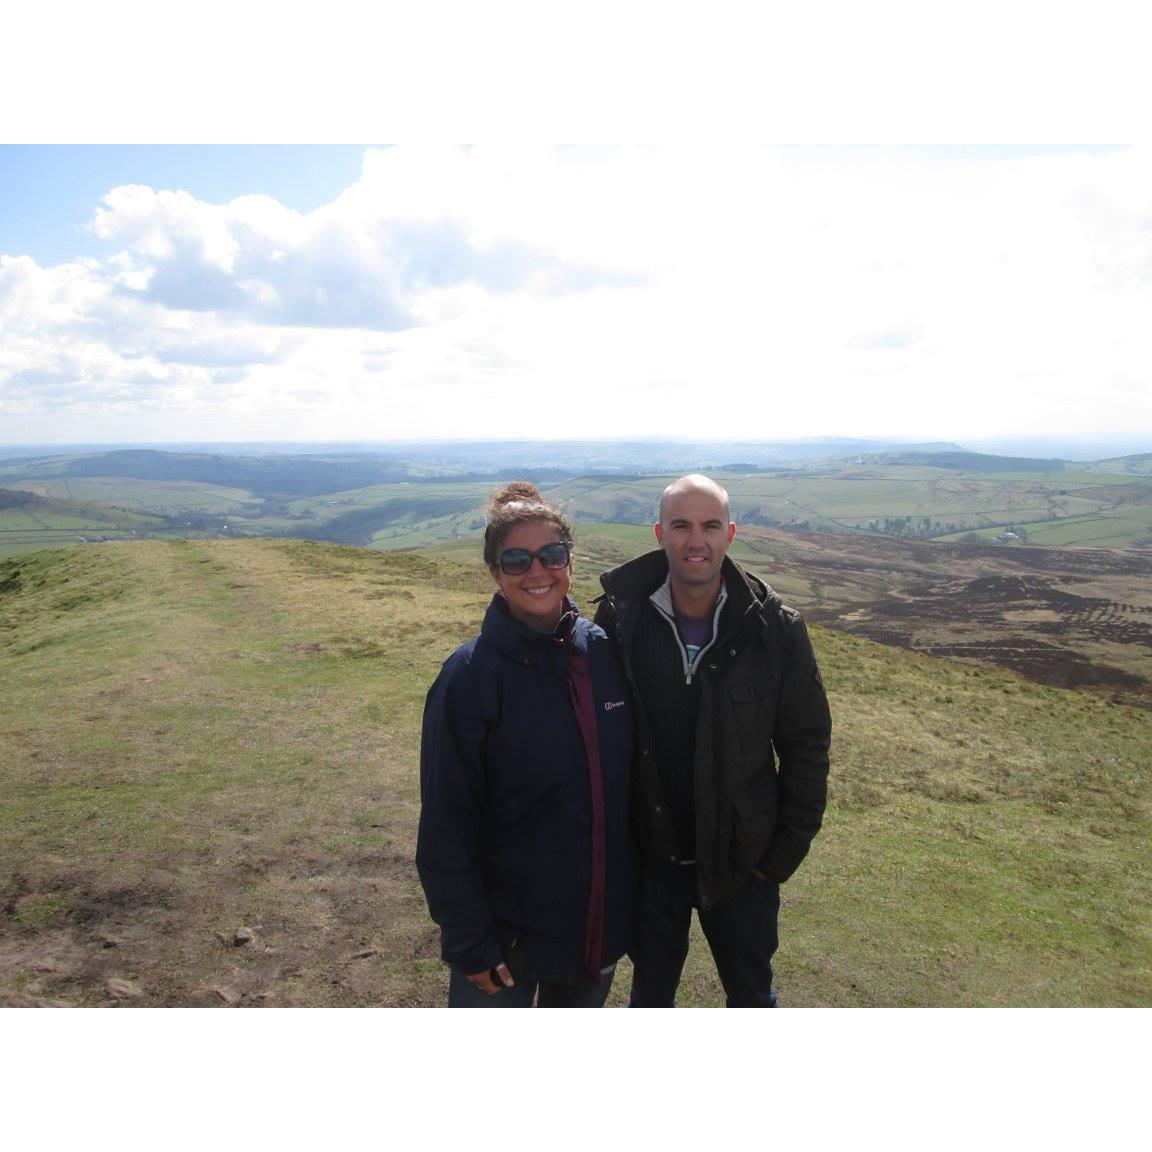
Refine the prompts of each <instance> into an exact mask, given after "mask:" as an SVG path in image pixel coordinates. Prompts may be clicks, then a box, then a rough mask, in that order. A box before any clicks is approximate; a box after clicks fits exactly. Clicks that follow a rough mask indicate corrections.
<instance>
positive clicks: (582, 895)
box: [416, 482, 632, 1008]
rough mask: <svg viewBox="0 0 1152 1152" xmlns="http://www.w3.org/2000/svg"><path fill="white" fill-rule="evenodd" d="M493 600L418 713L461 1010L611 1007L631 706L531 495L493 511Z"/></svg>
mask: <svg viewBox="0 0 1152 1152" xmlns="http://www.w3.org/2000/svg"><path fill="white" fill-rule="evenodd" d="M484 561H485V563H486V564H487V565H488V570H489V572H491V574H492V579H493V581H494V582H495V584H496V592H495V595H494V596H493V598H492V602H491V604H490V605H489V606H488V611H487V612H486V614H485V616H484V623H483V625H482V627H481V630H480V635H479V636H478V637H477V638H476V639H475V640H472V641H470V642H469V643H467V644H465V645H463V646H462V647H461V648H459V649H457V651H456V652H455V653H453V655H452V656H450V657H449V658H448V660H447V661H445V663H444V667H443V668H442V669H441V671H440V675H439V676H438V677H437V679H436V682H435V683H434V684H433V685H432V687H431V689H430V690H429V692H428V698H427V700H426V702H425V705H424V728H423V736H422V740H421V747H420V792H421V811H420V835H419V841H418V845H417V850H416V863H417V867H418V869H419V872H420V880H421V883H422V884H423V885H424V892H425V895H426V896H427V898H428V907H429V910H430V912H431V914H432V918H433V919H434V920H435V921H436V923H437V924H439V925H440V935H441V951H442V955H443V958H444V960H445V961H447V962H448V963H449V964H450V965H451V978H450V981H449V989H448V1005H449V1007H453V1008H468V1007H472V1008H480V1007H510V1008H527V1007H531V1006H532V1003H533V999H534V997H535V996H536V994H537V992H538V994H539V1004H538V1006H539V1007H542V1008H545V1007H573V1008H577V1007H588V1008H598V1007H601V1006H602V1005H603V1003H604V1001H605V1000H606V999H607V997H608V990H609V988H610V987H611V983H612V974H613V971H614V966H615V962H616V960H617V959H618V958H619V957H620V956H621V955H623V953H624V951H625V948H626V947H627V945H628V939H627V935H628V930H629V924H630V917H631V896H632V875H631V860H630V847H629V835H628V793H629V773H630V767H631V757H632V715H631V713H632V707H631V703H630V701H629V697H628V692H627V689H626V687H625V684H624V680H623V678H622V676H621V674H620V671H619V669H618V668H617V665H616V661H615V657H614V655H613V653H612V649H611V645H610V644H609V642H608V639H607V637H606V636H605V635H604V633H603V631H601V629H599V628H598V627H596V625H594V624H592V623H591V622H590V621H588V620H585V619H584V618H583V617H581V616H580V615H579V613H578V612H577V610H576V605H575V604H574V603H573V601H572V600H571V599H570V598H569V596H568V591H569V587H570V585H571V581H572V529H571V526H570V525H569V523H568V521H567V520H566V519H565V518H564V517H563V516H562V515H561V514H560V513H559V512H558V511H557V510H556V509H554V508H552V507H551V506H550V505H548V504H547V503H545V502H544V499H543V497H542V496H541V495H540V493H539V491H538V490H537V489H536V488H535V487H534V486H533V485H532V484H528V483H525V482H516V483H512V484H509V485H508V486H507V487H505V488H504V489H503V490H502V491H500V492H498V493H497V494H496V495H495V496H493V498H492V499H491V501H490V502H489V506H488V526H487V528H486V530H485V532H484Z"/></svg>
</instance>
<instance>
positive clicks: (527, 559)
mask: <svg viewBox="0 0 1152 1152" xmlns="http://www.w3.org/2000/svg"><path fill="white" fill-rule="evenodd" d="M571 559H572V549H571V547H570V546H569V545H568V544H564V543H561V542H560V541H557V542H556V543H555V544H545V545H544V547H543V548H538V549H537V550H536V551H535V552H529V551H528V549H527V548H505V549H504V551H503V552H501V553H500V559H499V560H498V561H497V563H498V564H499V565H500V571H501V572H503V573H504V575H505V576H523V575H524V573H525V572H527V571H528V569H529V568H531V567H532V561H533V560H539V561H540V563H541V564H542V565H543V566H544V567H545V568H550V569H551V570H552V571H553V572H557V571H559V570H560V569H561V568H567V567H568V562H569V561H570V560H571Z"/></svg>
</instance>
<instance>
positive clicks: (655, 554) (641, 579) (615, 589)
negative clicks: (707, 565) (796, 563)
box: [600, 548, 780, 618]
mask: <svg viewBox="0 0 1152 1152" xmlns="http://www.w3.org/2000/svg"><path fill="white" fill-rule="evenodd" d="M720 574H721V576H722V577H723V580H724V587H725V589H726V590H727V593H728V597H729V614H730V616H731V617H733V618H738V617H742V616H744V615H746V614H747V613H748V612H749V611H750V610H754V609H757V608H759V607H761V606H763V605H768V604H772V603H774V602H775V603H779V602H780V597H779V596H778V595H777V594H776V592H775V591H773V589H772V588H770V587H769V586H768V585H767V584H765V583H764V581H763V580H761V579H760V578H759V577H758V576H753V575H752V573H751V572H748V571H746V570H745V569H743V568H741V567H740V565H739V564H737V563H736V561H735V560H733V559H732V558H731V557H730V556H725V557H724V563H723V564H722V565H721V567H720ZM667 579H668V557H667V556H665V555H664V549H663V548H655V549H653V550H652V551H651V552H645V553H644V555H643V556H637V557H636V559H635V560H629V561H628V562H627V563H625V564H621V565H620V566H619V567H617V568H613V569H611V570H610V571H608V572H605V573H603V574H602V575H601V577H600V584H601V586H602V587H603V589H604V591H605V592H607V593H608V595H609V596H612V597H614V598H619V599H621V600H640V599H643V598H645V597H648V596H651V595H652V594H653V593H654V592H655V591H656V590H657V589H658V588H659V587H660V586H661V585H662V584H663V583H664V582H665V581H666V580H667Z"/></svg>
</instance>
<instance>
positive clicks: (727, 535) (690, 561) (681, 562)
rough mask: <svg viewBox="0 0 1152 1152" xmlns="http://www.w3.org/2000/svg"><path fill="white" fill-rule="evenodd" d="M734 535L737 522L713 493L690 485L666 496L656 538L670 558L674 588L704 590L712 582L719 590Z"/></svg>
mask: <svg viewBox="0 0 1152 1152" xmlns="http://www.w3.org/2000/svg"><path fill="white" fill-rule="evenodd" d="M735 535H736V525H735V524H733V523H732V522H730V521H729V520H728V517H727V515H726V512H725V508H724V503H723V501H722V500H721V499H720V497H719V496H717V495H716V494H715V493H714V492H709V491H708V490H707V489H699V488H687V489H685V490H683V491H681V492H677V493H673V494H672V495H671V496H669V497H667V498H666V500H665V502H664V510H663V512H662V514H661V519H660V523H659V524H657V525H656V539H657V540H658V541H659V543H660V547H661V548H663V549H664V553H665V555H666V556H667V557H668V570H669V574H670V576H671V579H672V585H673V587H674V588H675V587H680V588H683V589H684V590H685V591H692V592H702V591H703V590H704V589H705V588H707V587H708V586H709V585H712V586H714V587H715V588H716V590H717V591H719V587H720V565H721V564H722V563H723V561H724V556H725V554H726V553H727V551H728V545H729V544H731V543H732V538H733V537H734V536H735Z"/></svg>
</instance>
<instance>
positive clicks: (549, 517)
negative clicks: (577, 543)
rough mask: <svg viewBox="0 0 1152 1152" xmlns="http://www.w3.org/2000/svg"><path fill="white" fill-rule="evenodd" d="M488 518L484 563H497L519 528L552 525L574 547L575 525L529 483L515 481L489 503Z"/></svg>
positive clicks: (561, 537)
mask: <svg viewBox="0 0 1152 1152" xmlns="http://www.w3.org/2000/svg"><path fill="white" fill-rule="evenodd" d="M485 514H486V515H487V518H488V525H487V527H486V528H485V529H484V563H485V564H487V565H489V566H491V565H493V564H495V563H496V561H497V558H498V557H499V556H500V553H501V551H502V550H503V547H504V541H505V539H507V536H508V533H509V532H510V531H511V530H512V529H513V528H514V527H515V526H516V525H517V524H531V523H542V524H551V525H553V526H554V527H555V528H556V531H557V532H559V533H560V539H561V541H562V542H563V543H565V544H567V545H569V547H571V544H572V525H571V524H570V523H569V521H568V518H567V517H566V516H565V515H564V514H563V513H562V512H560V511H559V510H558V509H556V508H553V507H552V505H551V504H549V503H548V502H547V501H546V500H545V499H544V497H543V496H541V495H540V490H539V489H538V488H537V487H536V485H535V484H531V483H529V482H528V481H527V480H513V481H512V482H511V483H510V484H505V485H504V487H503V488H501V489H500V490H499V491H498V492H493V493H492V495H491V497H490V498H489V500H488V505H487V508H486V509H485Z"/></svg>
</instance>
